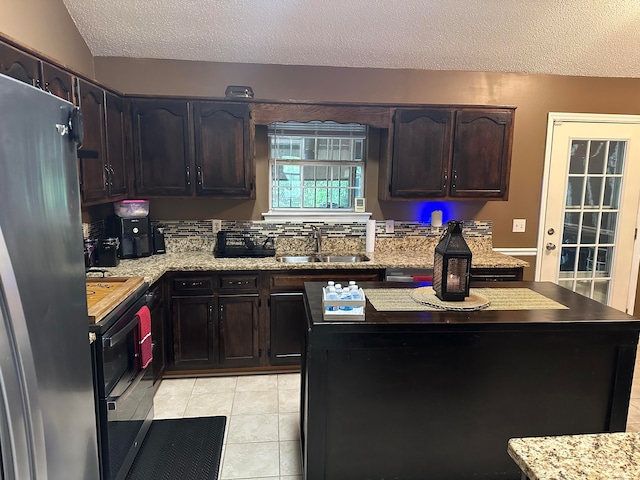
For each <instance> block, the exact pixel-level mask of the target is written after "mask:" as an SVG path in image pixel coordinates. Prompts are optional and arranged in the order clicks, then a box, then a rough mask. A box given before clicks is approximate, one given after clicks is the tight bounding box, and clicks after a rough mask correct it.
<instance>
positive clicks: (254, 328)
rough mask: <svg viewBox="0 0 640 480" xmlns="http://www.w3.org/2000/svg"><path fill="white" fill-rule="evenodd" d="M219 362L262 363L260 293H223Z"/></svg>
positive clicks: (230, 363)
mask: <svg viewBox="0 0 640 480" xmlns="http://www.w3.org/2000/svg"><path fill="white" fill-rule="evenodd" d="M218 302H219V309H220V312H219V318H218V320H219V325H220V364H221V365H222V366H223V367H249V366H254V365H258V364H259V363H260V347H259V344H258V341H259V336H258V307H259V297H258V294H254V295H235V296H220V297H219V298H218Z"/></svg>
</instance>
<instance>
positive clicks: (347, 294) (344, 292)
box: [340, 287, 353, 311]
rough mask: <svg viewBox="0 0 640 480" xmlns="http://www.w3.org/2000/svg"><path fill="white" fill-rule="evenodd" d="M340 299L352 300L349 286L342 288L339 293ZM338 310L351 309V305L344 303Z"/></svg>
mask: <svg viewBox="0 0 640 480" xmlns="http://www.w3.org/2000/svg"><path fill="white" fill-rule="evenodd" d="M340 300H352V297H351V288H350V287H345V288H343V289H342V295H340ZM340 310H344V311H351V310H353V307H351V306H347V305H344V306H341V307H340Z"/></svg>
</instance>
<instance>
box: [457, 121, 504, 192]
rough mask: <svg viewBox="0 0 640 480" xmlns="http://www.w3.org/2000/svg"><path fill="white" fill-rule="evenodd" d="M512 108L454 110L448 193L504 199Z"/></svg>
mask: <svg viewBox="0 0 640 480" xmlns="http://www.w3.org/2000/svg"><path fill="white" fill-rule="evenodd" d="M512 119H513V111H511V110H498V109H492V110H489V109H487V110H461V111H458V112H456V127H455V135H454V140H453V165H452V169H453V172H452V173H453V179H452V181H451V196H452V197H476V198H501V199H505V200H506V199H507V193H508V182H509V168H510V163H511V140H512V125H513V122H512Z"/></svg>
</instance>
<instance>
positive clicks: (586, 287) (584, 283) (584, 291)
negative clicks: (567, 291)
mask: <svg viewBox="0 0 640 480" xmlns="http://www.w3.org/2000/svg"><path fill="white" fill-rule="evenodd" d="M591 283H592V282H591V280H578V281H577V282H576V289H575V290H574V292H576V293H579V294H580V295H584V296H585V297H591Z"/></svg>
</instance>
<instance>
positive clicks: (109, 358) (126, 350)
mask: <svg viewBox="0 0 640 480" xmlns="http://www.w3.org/2000/svg"><path fill="white" fill-rule="evenodd" d="M138 324H139V318H138V315H137V314H134V315H133V316H124V317H122V318H121V319H120V320H118V321H117V322H116V324H115V325H113V326H112V327H111V328H110V329H109V330H107V332H106V333H105V334H104V335H103V336H102V355H101V359H100V360H101V362H100V363H101V374H102V378H103V381H102V392H101V395H100V396H101V397H102V398H105V397H108V396H116V397H117V396H120V395H121V394H122V392H124V391H125V390H126V389H127V388H128V387H129V385H130V384H131V383H132V382H133V381H134V379H135V378H136V375H137V374H138V372H139V371H140V362H139V360H138V344H139V339H138Z"/></svg>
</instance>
